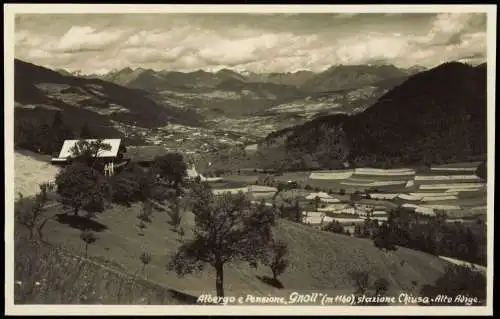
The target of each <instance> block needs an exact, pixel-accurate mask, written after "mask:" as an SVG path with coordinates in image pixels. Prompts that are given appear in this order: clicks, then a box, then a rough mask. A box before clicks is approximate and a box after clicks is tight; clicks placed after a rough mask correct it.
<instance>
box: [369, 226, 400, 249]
mask: <svg viewBox="0 0 500 319" xmlns="http://www.w3.org/2000/svg"><path fill="white" fill-rule="evenodd" d="M392 229H393V227H390V226H389V225H388V224H386V223H384V224H382V225H381V226H380V227H379V229H378V230H377V232H376V233H375V235H374V236H373V243H374V244H375V247H377V248H380V249H385V250H396V249H397V247H396V238H395V235H394V233H393V231H392Z"/></svg>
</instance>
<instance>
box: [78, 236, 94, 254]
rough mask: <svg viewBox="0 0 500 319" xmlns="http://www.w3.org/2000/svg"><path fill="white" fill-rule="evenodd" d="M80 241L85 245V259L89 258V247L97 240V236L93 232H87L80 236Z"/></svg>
mask: <svg viewBox="0 0 500 319" xmlns="http://www.w3.org/2000/svg"><path fill="white" fill-rule="evenodd" d="M80 239H81V240H83V242H84V243H85V257H87V256H88V249H89V245H91V244H93V243H94V242H95V241H96V240H97V236H96V235H95V234H94V232H93V231H90V230H85V231H83V232H82V233H81V234H80Z"/></svg>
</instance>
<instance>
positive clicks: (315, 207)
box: [314, 196, 321, 212]
mask: <svg viewBox="0 0 500 319" xmlns="http://www.w3.org/2000/svg"><path fill="white" fill-rule="evenodd" d="M320 203H321V198H319V196H316V197H314V211H315V212H317V211H318V208H319V205H320Z"/></svg>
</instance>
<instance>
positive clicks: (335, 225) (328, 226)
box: [323, 220, 344, 234]
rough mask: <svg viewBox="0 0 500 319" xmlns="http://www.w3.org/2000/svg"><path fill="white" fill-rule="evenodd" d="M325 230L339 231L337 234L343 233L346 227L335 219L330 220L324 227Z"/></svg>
mask: <svg viewBox="0 0 500 319" xmlns="http://www.w3.org/2000/svg"><path fill="white" fill-rule="evenodd" d="M323 230H325V231H329V232H332V233H337V234H343V233H344V227H343V226H342V224H340V223H339V222H338V221H336V220H334V221H331V222H329V223H328V224H326V225H325V226H324V227H323Z"/></svg>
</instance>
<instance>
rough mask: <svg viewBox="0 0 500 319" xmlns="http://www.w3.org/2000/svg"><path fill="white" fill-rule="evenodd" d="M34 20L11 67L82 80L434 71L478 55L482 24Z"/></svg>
mask: <svg viewBox="0 0 500 319" xmlns="http://www.w3.org/2000/svg"><path fill="white" fill-rule="evenodd" d="M38 16H39V17H36V16H35V17H31V16H30V17H29V18H28V17H24V18H22V19H18V20H17V21H16V34H15V55H16V57H17V58H20V59H25V60H28V61H30V62H33V63H36V64H41V65H44V66H47V67H52V68H64V69H67V70H81V71H83V72H85V73H93V72H96V70H100V71H103V70H112V69H121V68H125V67H132V68H137V67H147V68H152V69H157V70H159V69H167V70H179V71H192V70H197V69H205V70H218V69H221V68H226V67H227V68H232V69H235V70H248V71H253V72H293V71H297V70H303V69H306V70H312V71H316V72H318V71H321V70H323V69H326V68H328V67H330V66H331V65H332V64H364V63H390V64H395V65H397V66H401V67H410V66H412V65H415V64H419V65H425V66H433V65H436V64H438V63H441V62H442V61H443V59H444V60H455V59H460V58H463V57H468V56H474V57H476V56H483V57H484V56H485V54H486V15H485V14H456V13H440V14H391V15H384V14H294V15H288V14H287V15H284V14H282V15H255V14H253V15H242V14H240V15H231V14H218V15H216V14H210V15H204V14H198V15H193V14H191V15H182V14H175V15H161V14H156V15H145V14H134V15H87V16H86V17H82V16H78V15H77V16H68V15H66V16H64V15H55V16H52V17H51V16H48V15H38ZM94 16H95V17H94ZM37 22H38V23H37Z"/></svg>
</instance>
